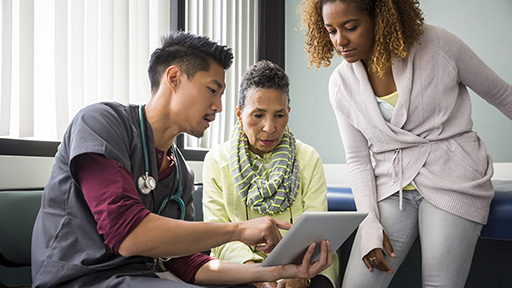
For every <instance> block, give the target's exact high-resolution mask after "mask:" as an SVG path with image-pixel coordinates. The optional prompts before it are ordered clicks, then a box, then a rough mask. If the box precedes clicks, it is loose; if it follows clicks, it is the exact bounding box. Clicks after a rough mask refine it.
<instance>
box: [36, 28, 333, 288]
mask: <svg viewBox="0 0 512 288" xmlns="http://www.w3.org/2000/svg"><path fill="white" fill-rule="evenodd" d="M232 58H233V55H232V53H231V49H229V48H227V47H226V46H221V45H218V44H217V43H214V42H212V41H210V40H209V39H208V38H206V37H200V36H195V35H192V34H188V33H184V32H178V33H173V34H169V35H168V36H166V37H164V38H163V40H162V46H161V47H160V48H158V49H156V50H155V51H154V52H153V54H152V56H151V59H150V62H149V68H148V73H149V78H150V83H151V98H150V99H149V101H148V103H147V104H146V105H143V106H137V105H121V104H119V103H115V102H104V103H97V104H93V105H90V106H88V107H86V108H84V109H82V110H81V111H80V112H79V113H78V114H77V115H76V116H75V118H74V119H73V121H72V122H71V124H70V125H69V127H68V129H67V131H66V133H65V135H64V137H63V140H62V143H61V145H60V146H59V149H58V152H57V154H56V156H55V164H54V166H53V169H52V172H51V175H50V178H49V180H48V183H47V184H46V187H45V191H44V194H43V199H42V204H41V210H40V212H39V215H38V217H37V220H36V223H35V227H34V232H33V239H32V278H33V287H57V286H58V287H195V286H194V285H200V286H211V285H224V286H226V285H237V286H244V285H245V284H244V283H254V282H270V281H273V280H276V279H283V278H312V277H314V276H315V275H316V274H317V273H318V272H320V271H322V270H324V269H325V268H326V267H328V266H329V265H330V264H331V262H330V261H331V260H330V259H331V257H330V255H331V250H330V245H329V243H328V242H327V241H324V242H323V243H322V244H321V251H322V255H321V257H320V260H319V261H317V262H314V263H310V259H311V255H312V253H313V249H314V245H311V246H310V247H309V250H308V253H306V256H305V257H304V259H303V263H302V264H300V265H284V266H276V267H261V266H259V265H258V264H233V263H228V262H222V261H219V260H217V259H214V258H211V257H210V256H207V255H206V254H203V253H201V251H207V250H209V249H211V248H213V247H216V246H219V245H221V244H224V243H227V242H230V241H242V242H244V243H246V244H248V245H253V246H255V247H257V248H255V249H258V250H262V251H264V252H266V253H268V252H270V251H271V250H272V249H273V248H274V247H275V245H276V244H277V242H278V241H279V240H280V235H281V234H280V233H279V230H278V229H279V228H282V229H289V228H290V224H288V223H285V222H281V221H278V220H275V219H273V218H270V217H268V218H259V219H254V220H251V221H246V222H239V223H204V222H193V221H186V220H193V219H194V208H193V205H192V203H193V200H192V192H193V190H194V186H193V178H194V176H193V172H192V171H191V170H190V169H189V168H188V167H187V165H186V163H185V160H184V158H183V156H182V155H181V153H180V152H179V151H178V150H177V149H176V148H175V147H174V145H173V141H174V139H175V137H176V136H178V135H179V134H180V133H188V134H190V135H193V136H196V137H201V136H202V135H203V132H204V130H205V129H207V128H208V127H209V125H210V122H212V121H213V120H215V115H216V113H218V112H220V111H221V110H222V104H221V96H222V94H223V92H224V89H225V87H226V85H225V82H224V81H225V71H226V69H228V68H229V66H230V65H231V63H232ZM182 219H183V220H185V221H183V220H182Z"/></svg>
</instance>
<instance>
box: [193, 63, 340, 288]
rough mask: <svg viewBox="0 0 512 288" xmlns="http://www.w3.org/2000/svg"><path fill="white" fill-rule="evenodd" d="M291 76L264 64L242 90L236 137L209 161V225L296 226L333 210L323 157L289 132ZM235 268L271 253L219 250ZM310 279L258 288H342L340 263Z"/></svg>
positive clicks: (237, 247) (236, 247)
mask: <svg viewBox="0 0 512 288" xmlns="http://www.w3.org/2000/svg"><path fill="white" fill-rule="evenodd" d="M288 90H289V82H288V76H287V75H286V73H285V72H284V71H283V70H282V69H281V68H280V67H279V66H278V65H276V64H273V63H271V62H269V61H260V62H258V63H256V64H255V65H253V66H252V67H251V68H250V69H249V70H248V71H247V72H246V74H245V76H244V79H243V81H242V83H241V85H240V99H239V106H238V107H237V108H236V115H237V117H238V121H239V123H238V124H237V126H236V127H235V129H234V132H233V134H232V139H231V140H230V141H228V142H226V143H224V144H222V145H221V146H219V147H217V148H216V149H214V150H211V151H210V152H209V153H208V154H207V155H206V157H205V159H204V169H203V184H204V190H203V191H204V192H203V193H204V195H203V211H204V218H205V221H211V222H237V221H242V220H248V219H254V218H258V217H263V216H265V215H269V216H272V217H275V218H277V219H281V220H285V221H290V222H291V223H293V221H294V219H297V218H298V217H299V216H300V215H301V214H302V213H303V212H305V211H326V210H327V198H326V192H327V186H326V183H325V176H324V170H323V166H322V161H321V159H320V156H319V155H318V153H317V152H316V150H315V149H314V148H312V147H311V146H308V145H306V144H304V143H302V142H300V141H299V140H297V139H295V137H294V135H293V133H292V131H290V129H289V128H288V126H287V125H288V114H289V112H290V106H289V103H290V98H289V95H288ZM212 255H214V256H215V257H217V258H219V259H223V260H226V261H230V262H235V263H247V262H256V263H258V262H261V261H263V260H264V259H265V257H266V255H265V254H263V253H262V252H260V251H257V250H256V249H254V247H250V246H247V245H246V244H244V243H241V242H231V243H228V244H225V245H222V246H220V247H217V248H215V249H213V250H212ZM332 260H333V265H332V266H331V267H329V268H327V269H326V270H324V271H323V272H322V273H321V274H319V275H317V276H316V277H314V278H313V279H311V282H310V283H308V281H305V280H303V279H287V280H282V281H276V282H267V283H255V285H256V286H258V287H285V286H286V287H307V286H308V285H309V286H310V287H311V286H313V287H336V283H337V282H338V281H337V279H338V258H337V255H336V253H335V254H334V255H333V259H332Z"/></svg>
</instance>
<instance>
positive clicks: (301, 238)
mask: <svg viewBox="0 0 512 288" xmlns="http://www.w3.org/2000/svg"><path fill="white" fill-rule="evenodd" d="M367 214H368V213H361V212H353V211H342V212H337V211H336V212H335V211H332V212H304V213H303V214H302V215H300V217H299V219H297V221H296V222H295V223H294V224H293V226H292V228H291V229H290V231H288V233H286V234H285V235H284V237H283V239H281V241H280V242H279V243H278V244H277V245H276V247H275V248H274V250H272V252H271V253H270V254H269V255H268V257H267V258H266V259H265V260H264V261H263V263H262V264H261V265H262V266H276V265H285V264H290V263H294V264H300V263H302V258H303V257H304V254H306V250H307V248H308V247H309V245H310V244H311V243H313V242H315V243H316V244H317V245H316V246H315V252H314V253H313V257H312V262H314V261H318V259H319V257H320V245H319V244H320V242H321V241H322V240H329V241H331V249H332V253H335V252H336V250H338V248H340V246H341V244H343V243H344V242H345V240H347V238H348V237H349V236H350V234H352V232H354V230H355V229H356V228H357V227H358V226H359V223H361V221H363V219H364V218H365V217H366V215H367Z"/></svg>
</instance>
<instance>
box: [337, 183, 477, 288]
mask: <svg viewBox="0 0 512 288" xmlns="http://www.w3.org/2000/svg"><path fill="white" fill-rule="evenodd" d="M398 201H399V198H398V193H396V194H394V195H392V196H390V197H388V198H386V199H384V200H382V201H380V202H379V211H380V222H381V224H382V226H383V227H384V229H385V231H386V234H387V235H388V237H389V239H390V240H391V244H392V245H393V249H394V252H395V255H396V257H395V258H391V257H389V256H386V257H385V259H386V261H387V262H388V264H389V265H390V266H391V268H393V270H394V271H395V273H396V271H397V270H398V268H399V267H400V264H401V263H402V262H403V260H404V259H405V257H406V256H407V253H408V252H409V250H410V248H411V246H412V245H413V243H414V241H415V240H416V238H417V237H418V235H419V237H420V242H421V258H422V263H421V266H422V281H423V287H446V288H458V287H460V288H463V287H464V284H465V282H466V278H467V276H468V273H469V269H470V267H471V260H472V259H473V252H474V250H475V246H476V243H477V240H478V237H479V236H480V231H481V230H482V224H479V223H476V222H473V221H470V220H467V219H464V218H461V217H459V216H456V215H453V214H451V213H448V212H446V211H443V210H441V209H439V208H437V207H435V206H434V205H432V204H430V203H429V202H428V201H427V200H425V199H423V197H422V196H421V195H420V194H419V192H418V191H417V190H412V191H405V190H404V193H403V209H402V210H399V208H398ZM360 243H361V235H360V233H357V234H356V237H355V240H354V244H353V246H352V251H351V253H350V258H349V262H348V264H347V269H346V270H345V276H344V278H343V285H342V287H344V288H369V287H371V288H373V287H388V285H389V283H390V282H391V280H392V278H393V276H394V274H388V273H386V272H383V271H380V270H378V269H374V270H373V272H370V271H369V270H368V269H367V268H366V266H365V265H364V263H363V261H362V258H363V256H364V255H361V252H360Z"/></svg>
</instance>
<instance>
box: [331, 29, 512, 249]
mask: <svg viewBox="0 0 512 288" xmlns="http://www.w3.org/2000/svg"><path fill="white" fill-rule="evenodd" d="M392 70H393V76H394V79H395V83H396V86H397V90H398V95H399V98H398V102H397V104H396V107H395V111H394V113H393V116H392V119H391V121H390V122H389V123H388V122H386V120H384V118H383V117H382V114H381V112H380V110H379V107H378V104H377V102H376V100H375V94H374V93H373V89H372V86H371V84H370V82H369V80H368V77H367V74H366V70H365V68H364V66H363V64H362V63H361V62H360V61H359V62H356V63H352V64H350V63H347V62H346V61H343V62H342V63H341V64H340V65H339V66H338V67H337V68H336V69H335V70H334V72H333V73H332V75H331V78H330V83H329V96H330V101H331V104H332V106H333V109H334V112H335V115H336V119H337V121H338V126H339V130H340V134H341V138H342V141H343V145H344V148H345V152H346V159H347V166H348V173H349V177H350V182H351V187H352V191H353V194H354V198H355V202H356V206H357V209H358V210H359V211H365V212H368V213H369V216H368V217H367V218H366V219H365V221H363V223H362V224H361V225H360V229H361V233H362V237H363V238H362V239H363V240H362V244H361V255H366V254H368V253H369V252H370V251H371V250H372V249H375V248H383V244H382V241H383V236H382V230H383V228H382V226H381V224H380V223H379V210H378V206H377V201H380V200H382V199H384V198H386V197H388V196H390V195H392V194H394V193H395V192H397V191H401V189H400V188H401V187H403V186H405V185H407V184H408V183H410V182H412V183H413V184H414V186H415V187H416V188H417V189H418V191H419V192H420V193H421V195H422V196H423V197H424V198H425V199H426V200H428V201H429V202H431V203H432V204H433V205H435V206H437V207H439V208H441V209H443V210H445V211H448V212H450V213H453V214H455V215H458V216H461V217H464V218H466V219H469V220H472V221H476V222H479V223H482V224H485V223H486V222H487V217H488V214H489V205H490V202H491V199H492V197H493V195H494V190H493V187H492V183H491V181H490V180H491V177H492V174H493V167H492V159H491V158H490V157H489V156H488V155H487V152H486V149H485V146H484V143H483V142H482V141H481V140H480V138H479V137H478V135H477V134H476V133H475V132H473V131H472V126H473V122H472V120H471V102H470V96H469V94H468V90H467V88H466V86H467V87H469V88H471V89H472V90H473V91H475V92H476V93H477V94H478V95H480V96H481V97H482V98H484V99H485V100H486V101H488V102H489V103H490V104H492V105H494V106H495V107H496V108H498V109H499V110H500V111H501V112H502V113H503V114H505V115H506V116H507V117H508V118H510V119H512V85H510V84H509V83H506V82H505V81H503V80H502V79H501V78H500V77H499V76H498V75H496V74H495V73H494V72H493V71H492V70H491V69H490V68H489V67H488V66H487V65H486V64H484V63H483V61H482V60H481V59H480V58H478V56H477V55H476V54H475V53H474V52H473V51H472V50H471V49H470V48H469V47H468V46H467V45H465V44H464V43H463V42H462V41H461V40H460V39H459V38H457V37H456V36H454V35H453V34H450V33H449V32H447V31H446V30H444V29H442V28H439V27H435V26H431V25H424V35H423V37H422V39H421V42H420V44H419V45H416V46H414V47H411V49H410V51H409V55H408V57H407V58H405V59H403V60H401V61H394V63H393V65H392ZM511 132H512V131H511ZM511 144H512V143H511ZM372 156H373V161H372ZM372 162H373V163H372ZM397 209H399V207H398V206H397Z"/></svg>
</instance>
